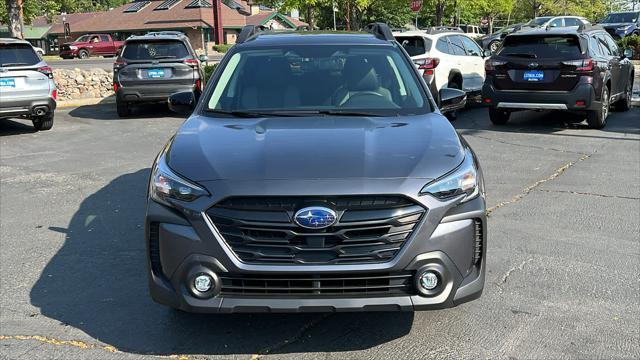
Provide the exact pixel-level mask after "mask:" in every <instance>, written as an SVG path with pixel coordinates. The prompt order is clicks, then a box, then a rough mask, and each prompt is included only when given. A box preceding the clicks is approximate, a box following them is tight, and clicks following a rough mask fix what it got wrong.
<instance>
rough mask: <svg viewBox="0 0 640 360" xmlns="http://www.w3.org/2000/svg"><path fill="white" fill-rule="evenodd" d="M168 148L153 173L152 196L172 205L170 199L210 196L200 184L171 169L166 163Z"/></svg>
mask: <svg viewBox="0 0 640 360" xmlns="http://www.w3.org/2000/svg"><path fill="white" fill-rule="evenodd" d="M165 154H166V150H165V151H163V152H162V153H161V154H160V157H159V159H158V161H157V163H156V164H155V166H154V168H153V172H152V174H151V184H150V189H149V191H150V193H151V198H152V199H154V200H156V201H158V202H160V203H163V204H167V205H170V202H169V200H171V199H173V200H180V201H193V200H195V199H197V198H199V197H201V196H208V195H209V192H208V191H207V190H205V189H203V188H201V187H200V186H198V185H196V184H193V183H191V182H189V181H188V180H185V179H183V178H181V177H180V176H179V175H177V174H176V173H174V172H173V171H171V169H170V168H169V166H168V165H167V163H166V157H165Z"/></svg>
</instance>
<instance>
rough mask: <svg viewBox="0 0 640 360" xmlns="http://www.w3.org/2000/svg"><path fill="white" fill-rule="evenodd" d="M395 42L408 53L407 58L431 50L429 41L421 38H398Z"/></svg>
mask: <svg viewBox="0 0 640 360" xmlns="http://www.w3.org/2000/svg"><path fill="white" fill-rule="evenodd" d="M396 40H398V42H399V43H400V44H402V47H403V48H404V49H405V50H406V51H407V53H409V56H417V55H422V54H424V53H426V52H427V51H429V50H431V40H429V39H426V38H423V37H421V36H398V37H396Z"/></svg>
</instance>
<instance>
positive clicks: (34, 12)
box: [0, 0, 129, 24]
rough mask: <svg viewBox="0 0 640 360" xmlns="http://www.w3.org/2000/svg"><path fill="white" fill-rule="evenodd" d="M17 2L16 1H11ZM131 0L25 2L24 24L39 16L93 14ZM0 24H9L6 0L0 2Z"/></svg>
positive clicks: (33, 0)
mask: <svg viewBox="0 0 640 360" xmlns="http://www.w3.org/2000/svg"><path fill="white" fill-rule="evenodd" d="M9 1H16V0H9ZM128 1H129V0H24V1H23V5H22V8H23V12H24V23H25V24H31V21H32V20H33V19H34V18H36V17H38V16H47V17H48V18H49V19H52V18H53V17H54V16H56V15H59V14H60V13H63V12H64V13H68V14H70V13H75V12H91V11H100V10H108V9H109V8H113V7H118V6H120V5H122V4H124V3H127V2H128ZM0 22H2V23H7V22H8V15H7V4H6V1H5V0H0Z"/></svg>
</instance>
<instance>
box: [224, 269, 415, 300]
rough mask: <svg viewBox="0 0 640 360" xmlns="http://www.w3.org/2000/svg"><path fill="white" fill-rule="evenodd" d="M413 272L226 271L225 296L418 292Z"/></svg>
mask: <svg viewBox="0 0 640 360" xmlns="http://www.w3.org/2000/svg"><path fill="white" fill-rule="evenodd" d="M412 279H413V274H412V273H411V272H401V273H383V274H358V275H344V274H327V275H313V274H311V275H300V274H296V275H222V276H221V277H220V280H221V281H222V289H221V293H220V294H221V295H222V296H265V295H267V296H268V295H278V296H279V297H282V296H285V297H286V296H291V297H322V296H332V297H335V296H354V295H355V296H362V297H373V296H406V295H413V294H414V293H415V291H414V286H413V281H412Z"/></svg>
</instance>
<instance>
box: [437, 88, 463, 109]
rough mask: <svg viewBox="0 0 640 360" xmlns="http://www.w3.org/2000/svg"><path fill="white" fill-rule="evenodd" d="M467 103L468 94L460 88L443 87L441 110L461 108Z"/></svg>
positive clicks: (441, 91)
mask: <svg viewBox="0 0 640 360" xmlns="http://www.w3.org/2000/svg"><path fill="white" fill-rule="evenodd" d="M466 104H467V94H466V93H465V92H464V91H462V90H458V89H450V88H443V89H441V90H440V112H441V113H443V114H445V113H448V112H452V111H456V110H460V109H462V108H464V107H465V105H466Z"/></svg>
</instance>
